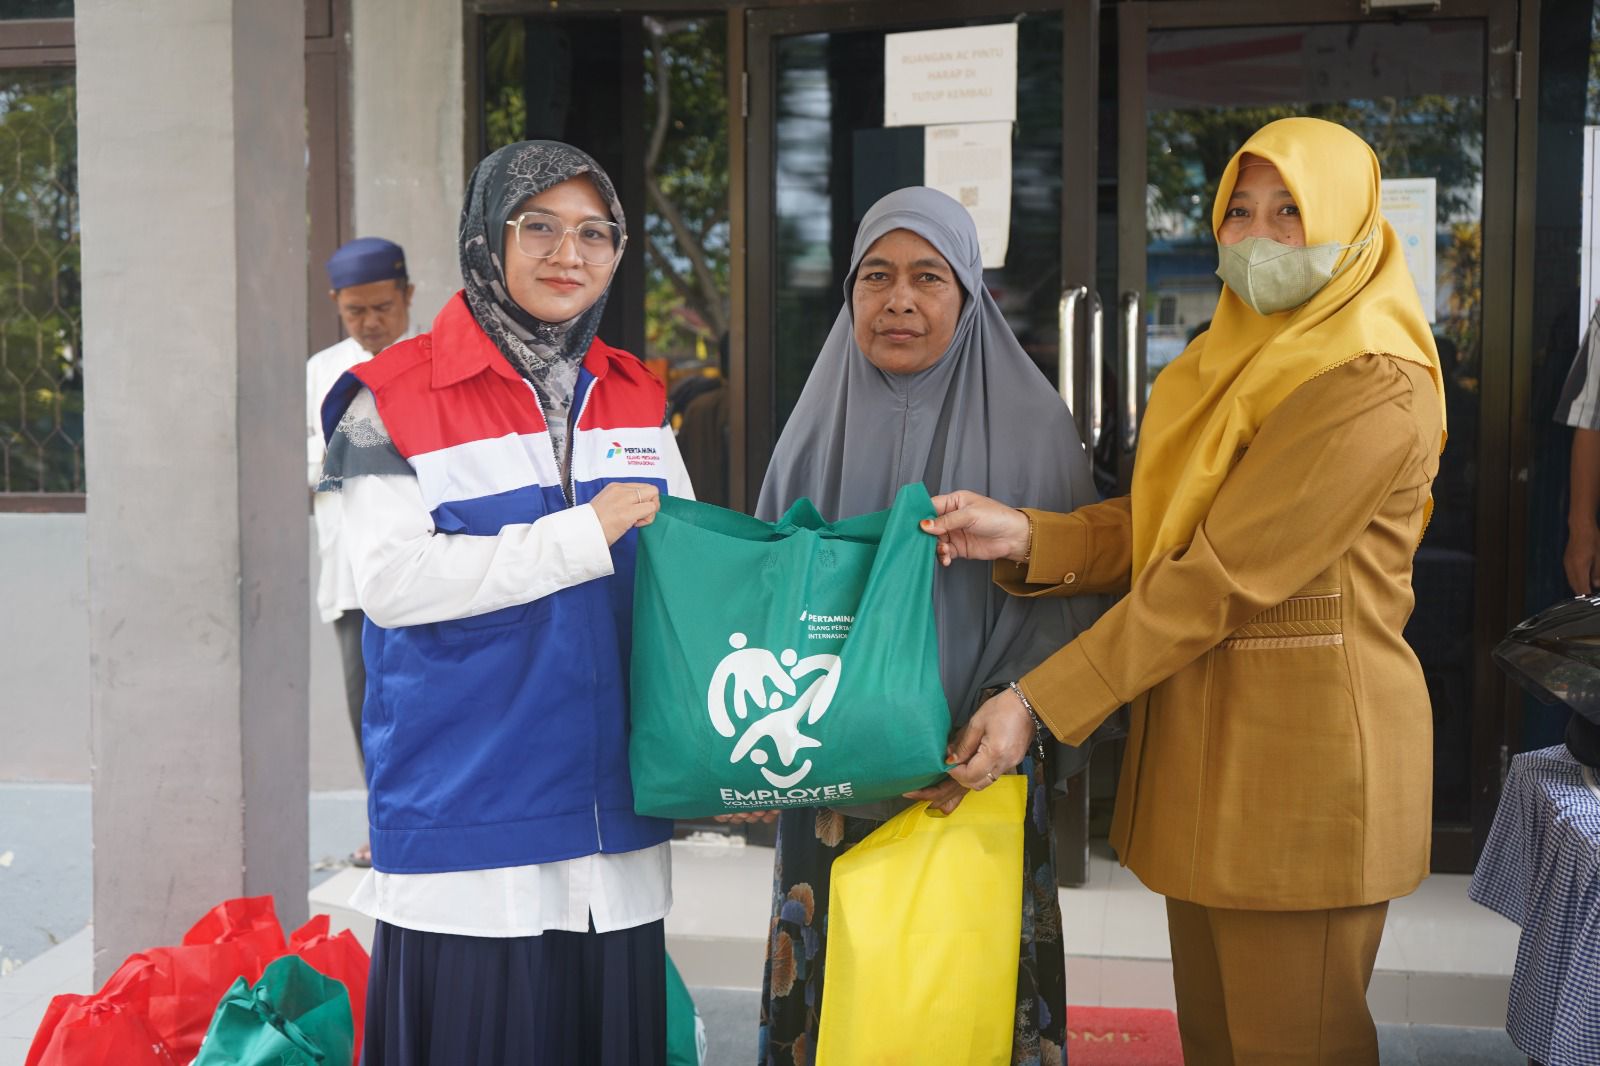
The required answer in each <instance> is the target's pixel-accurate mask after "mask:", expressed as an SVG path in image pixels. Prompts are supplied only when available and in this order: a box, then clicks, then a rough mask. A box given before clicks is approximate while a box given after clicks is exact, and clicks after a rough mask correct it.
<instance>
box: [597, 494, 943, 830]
mask: <svg viewBox="0 0 1600 1066" xmlns="http://www.w3.org/2000/svg"><path fill="white" fill-rule="evenodd" d="M933 514H934V511H933V502H932V501H931V500H930V499H929V498H928V492H927V489H925V488H924V487H923V486H922V485H921V484H911V485H907V486H906V487H905V488H903V489H901V490H900V492H899V494H898V495H897V496H896V497H895V501H894V506H893V507H892V508H890V509H889V510H888V511H880V512H878V513H876V514H870V515H863V516H861V517H859V518H850V519H846V520H844V521H841V522H833V523H829V522H825V521H823V520H822V517H821V516H820V515H819V514H818V513H817V510H816V508H815V507H813V506H812V505H811V502H810V501H809V500H801V501H799V502H798V503H796V504H795V505H794V506H793V507H791V508H790V509H789V513H788V514H786V515H784V516H783V518H782V519H781V520H780V521H778V522H776V523H770V524H769V523H767V522H762V521H759V520H757V519H754V518H750V517H747V516H745V515H741V514H737V513H735V512H733V511H728V510H724V509H722V508H720V507H713V506H710V505H709V504H702V503H695V502H694V501H692V500H681V499H675V498H663V499H662V501H661V512H660V514H658V515H657V516H656V520H655V522H653V523H652V524H650V525H648V526H646V527H645V528H644V529H642V530H640V535H639V556H638V569H637V576H636V578H635V586H634V612H633V667H632V730H631V733H630V736H629V744H628V755H629V764H630V767H631V770H632V775H633V793H634V806H635V808H636V809H637V810H638V811H639V813H640V814H650V815H659V816H662V817H669V818H695V817H701V816H704V815H711V814H724V813H728V812H733V811H746V810H767V809H773V808H780V807H814V806H834V807H847V806H849V805H851V804H855V803H865V802H869V801H872V800H881V799H888V798H891V797H895V796H899V795H900V794H901V793H902V792H906V791H909V790H911V789H915V788H921V787H922V786H924V785H927V784H930V783H932V782H933V781H936V780H937V779H938V778H939V776H940V775H941V774H942V773H943V772H944V752H945V742H946V739H947V737H948V734H949V731H950V710H949V704H948V703H947V702H946V701H945V696H944V689H943V687H942V686H941V684H940V682H939V637H938V633H937V631H936V629H935V627H934V619H933V574H934V566H935V565H936V564H935V557H934V550H935V542H934V538H932V537H930V536H928V535H927V534H926V533H923V532H922V530H921V529H920V528H919V525H918V524H919V523H920V522H921V520H922V519H924V518H932V517H933Z"/></svg>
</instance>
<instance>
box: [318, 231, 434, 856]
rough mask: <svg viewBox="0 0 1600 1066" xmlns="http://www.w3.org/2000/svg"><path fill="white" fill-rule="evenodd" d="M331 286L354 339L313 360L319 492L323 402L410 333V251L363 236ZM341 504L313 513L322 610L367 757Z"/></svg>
mask: <svg viewBox="0 0 1600 1066" xmlns="http://www.w3.org/2000/svg"><path fill="white" fill-rule="evenodd" d="M328 284H329V285H330V286H331V291H330V292H329V293H328V295H329V297H331V298H332V300H333V302H334V304H335V305H336V306H337V307H338V308H339V318H340V320H341V321H342V322H343V323H344V331H345V334H346V336H345V339H344V340H342V341H340V342H339V343H338V344H335V345H333V346H332V347H329V348H324V349H323V350H322V351H320V352H318V353H316V354H315V355H313V356H312V357H311V358H310V359H308V360H307V361H306V471H307V475H308V479H309V481H310V484H311V488H312V490H313V491H315V490H316V487H317V483H318V482H319V481H321V480H322V460H323V454H324V448H325V445H324V443H323V436H322V401H323V398H324V397H326V396H327V394H328V390H329V389H331V388H332V387H333V383H334V382H336V381H338V380H339V378H340V376H341V375H343V374H344V372H345V371H346V370H349V369H350V368H351V367H353V366H355V365H356V364H357V363H364V362H366V361H367V360H368V359H371V358H372V357H373V356H374V355H377V354H378V353H379V352H381V351H382V350H383V349H385V348H387V347H388V346H389V345H391V344H393V343H394V342H395V341H397V340H400V339H401V338H402V337H404V336H406V335H407V334H408V333H409V331H410V324H411V294H412V292H413V291H415V289H416V286H414V285H412V284H411V282H410V280H409V279H408V278H407V276H406V255H405V252H404V251H402V250H401V248H400V246H399V245H398V244H395V243H394V242H393V241H386V240H384V239H383V238H381V237H358V238H356V239H355V240H353V241H350V242H349V243H348V244H345V245H344V246H342V247H341V248H340V249H339V250H338V251H336V252H334V253H333V255H332V256H331V257H330V258H329V259H328ZM340 499H341V497H340V495H339V494H338V493H337V492H318V493H316V496H315V497H314V503H313V507H312V510H313V513H314V514H315V515H316V520H317V549H318V555H319V557H320V559H321V568H320V570H321V573H320V577H319V578H318V581H317V608H318V610H319V611H320V612H321V614H322V620H323V621H324V622H332V623H333V628H334V632H335V633H336V634H337V635H338V638H339V657H340V658H341V659H342V660H343V662H344V687H345V700H346V702H347V703H348V705H349V709H350V725H351V726H352V728H354V730H355V735H356V754H357V756H358V757H359V756H360V754H361V703H362V698H363V695H364V693H365V690H366V687H367V672H366V669H365V666H364V665H363V663H362V660H361V627H362V623H363V622H364V621H365V620H366V618H365V616H364V615H363V614H362V613H361V608H360V604H359V603H358V602H357V601H356V590H355V578H354V576H353V575H352V574H351V570H350V560H349V559H347V558H345V555H344V551H343V547H342V545H341V543H340V536H339V528H340V525H341V524H342V515H341V512H340ZM371 854H372V852H371V849H370V848H369V847H367V846H365V845H363V846H362V848H361V849H360V850H359V851H357V852H356V854H355V855H354V856H352V859H353V860H354V861H355V862H356V863H357V864H358V865H363V866H365V865H369V864H370V863H371Z"/></svg>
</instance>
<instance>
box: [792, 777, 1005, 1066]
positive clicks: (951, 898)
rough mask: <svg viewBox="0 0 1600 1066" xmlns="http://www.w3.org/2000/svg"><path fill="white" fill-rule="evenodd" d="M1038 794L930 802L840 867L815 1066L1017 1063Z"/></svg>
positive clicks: (998, 792) (992, 791)
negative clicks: (1030, 841) (933, 807)
mask: <svg viewBox="0 0 1600 1066" xmlns="http://www.w3.org/2000/svg"><path fill="white" fill-rule="evenodd" d="M1027 794H1028V784H1027V779H1026V778H1024V777H1022V776H1021V775H1019V774H1007V775H1006V776H1004V777H1002V778H1000V780H999V781H997V782H996V783H995V784H993V785H991V786H989V787H988V788H986V789H984V790H983V791H982V792H969V793H968V794H967V797H966V799H964V800H962V802H961V806H959V807H957V808H956V811H955V813H954V814H952V815H950V816H949V817H942V816H940V815H938V814H929V813H928V805H927V804H925V803H919V804H917V805H916V806H915V807H911V808H909V809H908V810H905V811H902V812H901V813H900V814H899V815H897V816H896V817H894V818H892V819H890V820H889V821H887V822H885V823H884V824H883V825H881V826H879V827H878V829H877V830H876V831H874V832H873V833H872V835H871V836H869V837H867V839H865V840H863V841H862V842H861V843H859V844H857V845H856V846H855V847H853V848H851V849H850V850H849V851H848V852H846V853H845V854H844V855H842V856H840V857H839V859H837V860H836V861H835V862H834V864H833V875H832V882H831V886H832V887H831V888H830V890H829V891H830V903H829V909H828V961H827V967H828V968H827V978H826V980H825V981H824V983H823V991H822V1005H823V1009H822V1031H821V1032H820V1033H819V1034H818V1037H817V1066H889V1064H900V1063H904V1064H905V1066H926V1064H928V1063H936V1062H937V1063H962V1064H968V1063H971V1064H974V1066H977V1064H982V1063H996V1064H1004V1063H1009V1062H1010V1061H1011V1032H1012V1028H1013V1023H1014V1020H1015V1016H1016V1009H1017V956H1018V952H1019V946H1020V944H1019V942H1020V940H1021V937H1022V818H1023V807H1024V805H1025V803H1026V800H1027Z"/></svg>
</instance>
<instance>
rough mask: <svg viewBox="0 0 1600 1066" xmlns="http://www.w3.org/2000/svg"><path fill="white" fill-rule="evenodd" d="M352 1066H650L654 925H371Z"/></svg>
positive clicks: (659, 1019)
mask: <svg viewBox="0 0 1600 1066" xmlns="http://www.w3.org/2000/svg"><path fill="white" fill-rule="evenodd" d="M366 1029H367V1031H366V1039H365V1041H364V1044H363V1047H362V1051H361V1062H362V1063H363V1066H662V1064H664V1063H665V1060H666V1044H667V1007H666V942H665V933H664V927H663V923H661V922H652V923H650V924H649V925H643V926H639V927H638V928H635V929H624V930H621V931H618V932H615V933H595V932H588V933H563V932H549V933H545V934H544V935H543V936H528V937H504V938H501V937H476V936H453V935H450V934H446V933H423V932H418V931H416V930H414V929H401V928H399V927H398V926H392V925H387V924H385V923H383V922H379V923H378V928H377V933H376V935H375V936H374V938H373V944H372V971H371V979H370V983H369V984H368V987H367V1022H366Z"/></svg>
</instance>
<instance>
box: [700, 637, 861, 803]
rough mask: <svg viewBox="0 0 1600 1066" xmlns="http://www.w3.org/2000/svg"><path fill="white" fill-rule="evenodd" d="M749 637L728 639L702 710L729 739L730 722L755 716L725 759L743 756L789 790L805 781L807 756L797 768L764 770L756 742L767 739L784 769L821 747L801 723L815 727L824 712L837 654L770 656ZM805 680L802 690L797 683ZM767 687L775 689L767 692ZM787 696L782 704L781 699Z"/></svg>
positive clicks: (763, 754) (834, 682) (833, 687)
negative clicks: (730, 694) (727, 648)
mask: <svg viewBox="0 0 1600 1066" xmlns="http://www.w3.org/2000/svg"><path fill="white" fill-rule="evenodd" d="M749 643H750V638H749V637H746V636H745V635H744V634H743V633H735V634H733V635H732V636H730V637H729V638H728V644H729V646H730V647H732V648H733V651H731V652H729V653H728V654H727V655H725V656H723V658H722V661H721V662H720V663H718V664H717V670H716V673H715V674H713V675H712V678H711V689H710V691H709V692H708V693H707V695H706V709H707V710H708V711H709V712H710V714H711V724H712V726H713V727H715V728H716V731H717V733H718V734H719V735H721V736H724V737H731V736H733V735H734V734H735V733H736V732H738V726H736V725H735V724H734V718H735V717H737V718H738V719H739V720H740V721H741V722H742V721H744V720H746V719H750V718H751V711H752V710H754V711H755V717H754V718H753V719H751V721H750V724H749V725H747V726H745V727H744V733H743V735H741V736H740V737H739V740H738V742H737V743H735V744H734V746H733V754H732V755H730V756H729V757H728V761H729V762H738V761H739V760H741V759H743V758H744V757H745V756H747V755H748V756H749V757H750V761H751V762H752V763H754V764H755V765H757V766H759V767H760V768H761V775H762V776H763V777H765V778H766V779H767V780H768V781H770V782H771V783H772V784H773V785H774V786H775V787H777V788H790V787H792V786H794V785H798V784H799V783H800V782H801V781H803V780H805V776H806V775H807V774H809V773H810V772H811V760H810V759H805V760H804V761H803V762H802V763H801V764H800V768H799V769H798V770H793V772H791V773H787V774H784V773H777V772H774V771H773V770H769V769H768V768H767V765H766V764H767V763H768V761H770V759H771V756H769V755H768V754H767V751H766V749H764V748H759V747H757V746H756V745H757V744H759V743H760V742H761V741H762V740H766V739H770V740H771V741H772V747H773V749H774V753H775V754H776V755H777V757H778V759H779V761H781V762H782V763H783V765H784V766H785V767H789V768H792V767H793V766H794V764H795V759H796V758H798V757H799V756H800V753H801V752H802V751H804V750H805V749H807V748H820V747H821V746H822V741H820V740H817V739H816V738H815V737H808V736H806V735H805V734H804V733H802V732H800V726H801V720H802V719H804V724H806V725H815V724H816V723H817V721H818V720H819V719H821V718H822V716H823V715H825V714H827V713H828V706H829V705H830V704H831V703H833V694H834V692H835V691H837V690H838V688H839V657H838V656H837V655H808V656H806V657H805V658H803V659H802V658H801V657H800V656H799V655H798V654H797V653H796V652H795V651H794V650H793V649H792V648H790V649H785V650H784V652H783V654H782V655H774V654H772V652H770V651H768V650H767V649H765V648H751V647H748V646H747V645H749ZM802 678H810V680H809V681H807V682H806V683H805V689H804V691H801V688H800V685H799V684H798V682H799V681H800V679H802ZM729 681H732V682H733V699H732V701H731V706H732V713H731V714H730V713H729V706H730V702H729V699H728V682H729ZM768 685H771V686H772V688H773V689H774V690H775V691H773V692H771V693H769V692H768V691H767V686H768ZM789 700H792V701H793V702H791V703H789V705H788V706H787V707H786V706H784V704H785V702H786V701H789Z"/></svg>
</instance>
